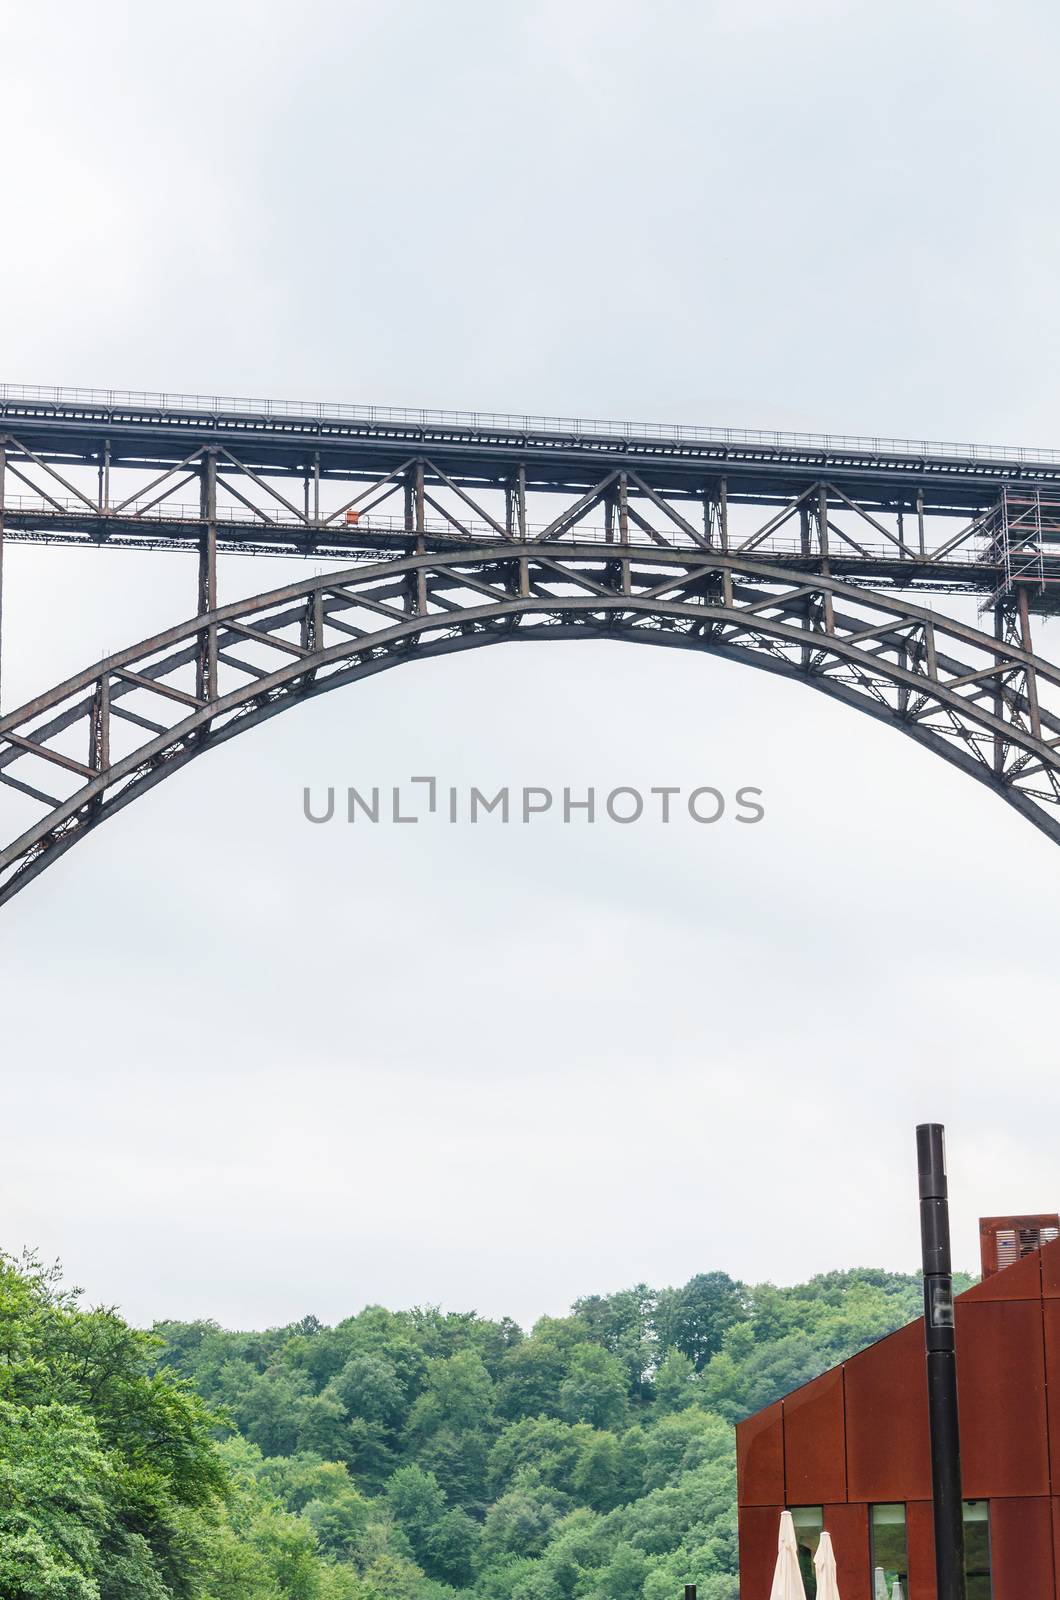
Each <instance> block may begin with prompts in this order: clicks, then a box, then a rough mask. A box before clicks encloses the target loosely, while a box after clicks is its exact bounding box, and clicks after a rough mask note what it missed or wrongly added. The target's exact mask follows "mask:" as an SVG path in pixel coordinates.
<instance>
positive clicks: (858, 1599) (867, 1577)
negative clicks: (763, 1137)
mask: <svg viewBox="0 0 1060 1600" xmlns="http://www.w3.org/2000/svg"><path fill="white" fill-rule="evenodd" d="M824 1525H825V1527H826V1528H827V1529H828V1532H829V1533H830V1534H831V1535H832V1548H833V1550H834V1551H835V1564H836V1571H837V1574H838V1577H839V1593H840V1594H841V1595H842V1596H843V1600H872V1581H871V1573H870V1572H869V1563H868V1548H869V1508H868V1506H864V1505H831V1506H830V1505H826V1506H825V1508H824ZM768 1592H769V1591H768V1590H767V1591H766V1593H767V1594H768Z"/></svg>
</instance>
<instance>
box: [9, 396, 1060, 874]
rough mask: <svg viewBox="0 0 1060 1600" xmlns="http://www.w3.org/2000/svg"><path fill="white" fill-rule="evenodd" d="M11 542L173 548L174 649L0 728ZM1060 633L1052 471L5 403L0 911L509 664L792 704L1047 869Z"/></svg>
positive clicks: (477, 427) (955, 450)
mask: <svg viewBox="0 0 1060 1600" xmlns="http://www.w3.org/2000/svg"><path fill="white" fill-rule="evenodd" d="M12 541H29V542H36V543H43V544H62V545H73V546H77V545H82V546H93V547H101V548H107V547H110V548H114V549H122V550H127V551H135V550H163V549H164V550H170V551H174V552H181V551H183V552H185V553H186V555H187V557H188V561H187V565H186V566H184V565H182V564H180V563H179V562H178V563H176V564H175V566H174V571H173V581H172V603H173V614H174V619H175V620H174V622H173V625H172V626H171V627H168V628H166V629H165V630H164V631H162V632H161V633H157V634H155V635H153V636H152V637H150V638H146V639H141V640H138V641H134V642H130V644H129V645H128V646H127V647H126V648H124V649H122V650H119V651H117V652H115V653H114V654H112V655H110V656H108V657H107V658H106V659H104V660H102V661H98V662H95V663H92V664H90V665H87V666H86V667H85V669H84V670H83V671H81V672H78V673H76V674H75V675H74V676H73V677H70V678H68V679H66V680H65V681H64V682H62V683H58V684H55V685H54V686H53V687H51V688H49V689H47V690H46V691H44V692H43V693H40V694H37V695H35V696H34V697H33V698H32V699H31V700H29V701H28V702H27V703H26V704H24V705H21V706H18V707H8V706H7V705H6V703H5V701H4V699H3V675H2V669H3V615H4V610H5V608H6V609H7V611H8V612H9V613H10V610H11V608H12V607H13V606H18V605H19V604H20V597H19V594H18V590H17V585H16V584H14V583H13V582H12V581H11V580H10V574H9V581H8V583H7V587H6V590H5V587H4V582H3V579H4V553H5V547H6V546H7V545H9V544H10V543H11V542H12ZM219 552H232V553H239V554H242V555H245V556H247V557H248V558H256V559H258V560H259V562H260V561H261V560H262V559H263V558H267V557H269V556H287V557H293V556H301V557H310V558H312V560H313V575H312V576H308V577H304V578H302V579H300V580H299V581H297V582H294V583H287V584H283V585H280V586H269V585H268V584H267V583H264V582H263V581H262V580H259V582H258V584H257V585H255V583H253V582H251V583H250V584H249V585H248V590H249V593H245V594H242V595H240V596H234V597H227V596H223V595H221V594H219V592H218V565H217V563H218V553H219ZM130 559H131V557H130ZM322 565H324V566H326V569H327V570H326V571H321V566H322ZM266 570H267V569H266ZM1058 612H1060V451H1051V450H1027V449H1005V448H1000V447H987V446H975V445H960V444H953V443H943V442H924V441H914V440H896V439H881V438H864V437H845V436H833V435H825V434H791V433H777V432H752V431H748V430H740V429H726V428H692V427H666V426H659V425H644V424H633V423H628V422H623V423H617V422H605V421H585V420H578V419H573V418H563V417H557V418H546V417H520V416H495V415H486V414H480V413H472V412H440V411H409V410H398V409H395V408H390V407H374V406H340V405H329V404H302V403H281V402H274V401H261V400H253V399H220V398H217V397H208V396H188V395H171V394H134V393H126V392H119V391H112V390H83V389H50V388H38V387H29V386H24V385H15V384H7V385H0V802H3V803H0V903H3V902H4V901H6V900H8V899H10V898H11V897H12V896H13V895H14V894H16V893H17V892H18V891H19V890H20V889H22V888H23V887H25V886H26V885H27V884H28V883H29V882H30V881H31V880H32V879H33V878H34V877H35V876H36V875H37V874H38V873H39V872H41V871H43V869H44V868H45V867H47V866H48V865H50V864H51V863H52V862H53V861H56V860H57V859H58V858H59V857H60V856H61V855H62V854H64V853H65V851H66V850H68V849H70V847H71V846H72V845H74V844H75V843H76V842H77V841H78V839H80V838H81V837H83V836H84V835H85V834H86V833H88V832H89V831H91V829H93V828H95V827H96V826H97V825H98V824H99V823H100V822H102V821H104V820H105V819H106V818H108V817H109V816H110V815H111V814H112V813H113V812H116V811H118V810H120V809H121V808H122V807H123V806H125V805H127V804H128V803H129V802H130V801H132V800H134V799H135V798H136V797H137V796H138V795H140V794H143V793H145V792H146V791H147V790H148V789H150V788H152V787H153V786H154V785H155V784H156V783H158V782H160V781H161V780H162V779H163V778H165V777H166V776H167V775H168V774H170V773H172V772H175V771H177V770H178V769H179V768H180V767H182V766H184V765H185V764H186V763H187V762H188V761H190V760H192V759H193V758H194V757H196V756H198V755H201V754H204V753H205V752H206V751H208V750H209V749H211V748H213V746H215V745H217V744H219V743H221V742H222V741H224V740H227V739H230V738H232V737H233V736H234V735H235V734H237V733H239V732H241V731H243V730H244V729H248V728H251V727H253V726H255V725H256V724H257V723H259V722H262V721H264V720H266V719H267V718H269V717H271V716H273V715H275V714H276V713H277V712H279V711H282V710H284V709H285V708H286V707H289V706H293V705H295V704H297V703H299V702H300V701H302V700H306V699H309V698H311V697H313V696H315V695H318V694H322V693H324V692H326V691H327V690H330V689H333V688H337V687H339V686H341V685H344V684H348V683H352V682H354V681H355V680H357V679H359V678H363V677H367V676H370V675H371V674H372V673H375V672H380V671H383V670H385V669H387V668H389V667H392V666H396V665H398V664H400V663H401V662H406V661H411V660H422V659H424V658H426V657H428V656H432V655H440V654H444V653H446V652H449V651H454V650H464V649H473V648H478V647H479V646H484V645H493V644H500V643H503V642H505V641H510V640H546V639H557V638H560V639H618V640H628V641H634V642H640V643H646V644H655V645H667V646H672V647H679V648H684V649H692V650H700V651H704V652H706V653H707V654H709V655H720V656H724V657H728V658H729V659H731V660H735V661H740V662H744V663H745V664H747V665H748V666H753V667H758V668H761V669H763V670H765V671H769V672H774V673H778V674H780V675H782V676H785V677H788V678H794V679H796V680H797V681H799V682H801V683H804V684H806V686H807V687H809V688H812V689H816V690H818V691H819V692H821V693H823V694H827V695H829V696H831V697H832V698H833V699H836V700H840V701H842V702H844V703H845V704H847V705H849V706H850V707H852V708H854V709H857V710H861V711H863V712H867V713H868V714H869V715H870V716H873V717H875V718H877V719H878V720H880V721H884V722H888V723H890V724H891V725H892V726H893V727H895V728H896V729H898V730H899V731H901V732H903V733H905V734H906V735H908V736H909V737H911V738H913V739H915V740H917V742H918V743H920V744H921V745H924V746H926V747H927V748H928V749H930V750H933V751H934V752H936V753H937V754H938V755H940V756H942V757H944V758H945V759H946V760H948V761H950V762H951V763H953V764H954V765H956V766H958V767H959V768H961V770H962V771H964V772H966V773H967V774H968V775H969V776H970V777H974V778H976V779H978V780H979V781H980V782H982V783H985V784H987V785H988V786H989V787H991V788H992V789H993V790H994V791H995V792H996V793H997V794H998V795H999V796H1000V797H1001V798H1003V799H1004V800H1006V801H1007V802H1008V803H1009V804H1010V805H1012V806H1014V807H1015V808H1016V809H1017V810H1018V811H1020V812H1021V813H1022V815H1023V816H1024V817H1026V818H1027V819H1028V820H1029V821H1030V822H1032V823H1033V824H1034V825H1035V826H1036V827H1038V828H1040V829H1041V830H1042V831H1043V832H1045V833H1046V834H1047V835H1048V836H1049V837H1050V838H1051V839H1053V840H1054V841H1055V842H1057V843H1060V666H1057V665H1055V664H1054V663H1053V662H1052V661H1051V660H1050V659H1049V657H1048V654H1047V653H1045V652H1044V651H1043V649H1042V647H1041V644H1040V642H1039V638H1038V635H1039V634H1044V632H1045V631H1046V626H1045V624H1046V619H1048V618H1049V617H1050V616H1054V617H1055V616H1056V615H1057V613H1058ZM37 620H38V623H39V629H38V631H39V634H40V635H41V636H42V637H43V636H46V635H47V632H48V630H49V627H50V626H51V625H52V624H51V623H50V621H49V616H48V610H47V606H46V604H45V606H44V607H43V608H42V614H41V615H40V617H39V619H37Z"/></svg>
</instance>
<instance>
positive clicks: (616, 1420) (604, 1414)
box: [559, 1344, 629, 1428]
mask: <svg viewBox="0 0 1060 1600" xmlns="http://www.w3.org/2000/svg"><path fill="white" fill-rule="evenodd" d="M627 1389H628V1384H627V1378H626V1371H625V1368H624V1367H623V1365H622V1363H621V1361H620V1360H619V1359H618V1357H617V1356H613V1355H612V1354H611V1353H610V1351H608V1350H605V1349H604V1348H603V1346H602V1345H598V1344H586V1345H582V1346H580V1348H578V1349H577V1350H575V1352H574V1355H573V1356H572V1358H571V1362H570V1366H569V1369H568V1372H567V1376H566V1377H565V1378H564V1380H563V1382H562V1383H561V1384H560V1390H559V1400H560V1406H561V1408H562V1413H563V1416H564V1418H565V1419H566V1421H567V1422H588V1423H589V1424H590V1425H591V1426H592V1427H594V1428H620V1427H622V1426H623V1424H624V1422H625V1420H626V1413H627V1411H628V1409H629V1402H628V1399H627Z"/></svg>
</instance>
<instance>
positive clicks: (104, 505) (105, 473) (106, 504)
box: [97, 439, 110, 511]
mask: <svg viewBox="0 0 1060 1600" xmlns="http://www.w3.org/2000/svg"><path fill="white" fill-rule="evenodd" d="M98 487H99V494H98V497H97V498H98V500H99V509H100V510H101V511H109V510H110V440H109V439H104V441H103V450H102V453H101V455H100V458H99V484H98Z"/></svg>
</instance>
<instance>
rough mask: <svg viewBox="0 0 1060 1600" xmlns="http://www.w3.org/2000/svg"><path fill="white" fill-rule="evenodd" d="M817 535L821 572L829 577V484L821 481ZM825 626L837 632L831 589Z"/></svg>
mask: <svg viewBox="0 0 1060 1600" xmlns="http://www.w3.org/2000/svg"><path fill="white" fill-rule="evenodd" d="M817 537H818V540H819V541H820V545H821V573H822V575H823V576H824V577H826V578H827V577H828V575H829V572H830V570H831V569H830V566H829V560H828V558H829V554H830V547H829V544H828V485H827V484H826V483H820V484H818V486H817ZM824 626H825V632H826V633H830V634H834V633H835V608H834V606H833V605H832V594H831V590H829V589H826V590H825V592H824Z"/></svg>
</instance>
